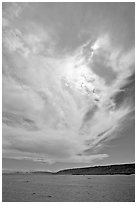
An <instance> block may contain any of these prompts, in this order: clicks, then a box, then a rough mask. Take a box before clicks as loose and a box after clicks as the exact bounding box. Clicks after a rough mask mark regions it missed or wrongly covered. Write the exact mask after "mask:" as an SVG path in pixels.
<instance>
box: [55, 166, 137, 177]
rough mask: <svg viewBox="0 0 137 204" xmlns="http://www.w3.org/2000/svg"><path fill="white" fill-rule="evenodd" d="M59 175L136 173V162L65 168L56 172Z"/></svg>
mask: <svg viewBox="0 0 137 204" xmlns="http://www.w3.org/2000/svg"><path fill="white" fill-rule="evenodd" d="M55 174H59V175H68V174H69V175H115V174H120V175H122V174H123V175H130V174H135V164H134V163H133V164H119V165H109V166H94V167H84V168H74V169H65V170H61V171H58V172H56V173H55Z"/></svg>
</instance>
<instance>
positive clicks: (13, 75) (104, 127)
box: [3, 3, 134, 163]
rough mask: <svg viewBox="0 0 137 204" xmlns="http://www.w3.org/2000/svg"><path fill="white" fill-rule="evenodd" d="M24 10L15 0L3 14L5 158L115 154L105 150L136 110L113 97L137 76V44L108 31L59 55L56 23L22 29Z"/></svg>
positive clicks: (42, 159)
mask: <svg viewBox="0 0 137 204" xmlns="http://www.w3.org/2000/svg"><path fill="white" fill-rule="evenodd" d="M13 7H14V9H12V8H13ZM23 8H24V7H23ZM23 8H22V7H21V6H19V5H18V4H14V3H13V4H9V5H8V7H6V9H5V11H4V14H3V19H4V27H3V46H4V47H3V157H4V158H16V159H28V160H29V159H32V160H34V161H39V162H49V163H54V162H57V161H59V162H66V161H67V162H90V161H92V160H96V159H103V158H106V157H108V156H109V155H107V154H100V153H99V151H100V149H101V148H103V146H104V144H105V142H107V141H109V140H111V139H113V138H115V137H117V132H118V131H120V129H121V128H122V124H123V123H122V121H123V120H124V118H125V117H127V116H128V114H129V113H130V112H131V111H132V110H133V108H132V107H131V106H130V104H128V105H127V103H126V101H124V102H123V103H122V104H121V106H120V107H119V108H117V104H116V102H115V100H114V98H115V95H116V94H117V93H120V92H121V91H123V90H122V88H123V86H124V85H125V84H126V83H127V82H128V80H129V77H130V76H132V75H133V74H134V48H132V49H130V50H128V51H126V52H125V51H124V50H122V48H121V47H115V46H114V45H113V44H112V42H111V38H110V36H109V33H107V34H103V35H102V36H97V39H96V40H95V41H94V42H93V43H90V42H88V43H86V44H84V45H83V44H82V45H81V46H80V47H78V49H76V50H75V51H74V52H73V53H71V55H70V54H66V53H65V54H62V53H59V51H58V50H57V49H56V43H57V38H56V37H55V33H54V32H53V29H52V28H49V27H46V28H45V27H44V26H42V25H37V24H35V23H34V22H33V23H32V22H26V23H25V25H23V26H24V27H23V28H24V31H22V27H20V26H19V22H20V19H19V16H20V15H21V12H22V11H23ZM7 13H8V14H9V15H7ZM10 16H11V17H10ZM17 17H18V18H17ZM14 21H15V22H14ZM102 70H103V72H102ZM107 74H108V75H107ZM110 78H111V80H108V79H110ZM125 100H126V99H125Z"/></svg>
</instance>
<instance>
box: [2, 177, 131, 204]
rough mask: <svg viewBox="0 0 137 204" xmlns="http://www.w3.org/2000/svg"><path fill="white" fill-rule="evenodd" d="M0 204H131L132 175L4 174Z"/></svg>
mask: <svg viewBox="0 0 137 204" xmlns="http://www.w3.org/2000/svg"><path fill="white" fill-rule="evenodd" d="M2 201H3V202H134V201H135V176H134V175H130V176H127V175H122V176H121V175H111V176H109V175H106V176H102V175H101V176H89V175H88V176H79V175H76V176H74V175H40V174H38V175H35V174H34V175H31V174H30V175H29V174H28V175H27V174H26V175H19V174H13V175H12V174H7V175H6V174H4V175H3V183H2Z"/></svg>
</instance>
